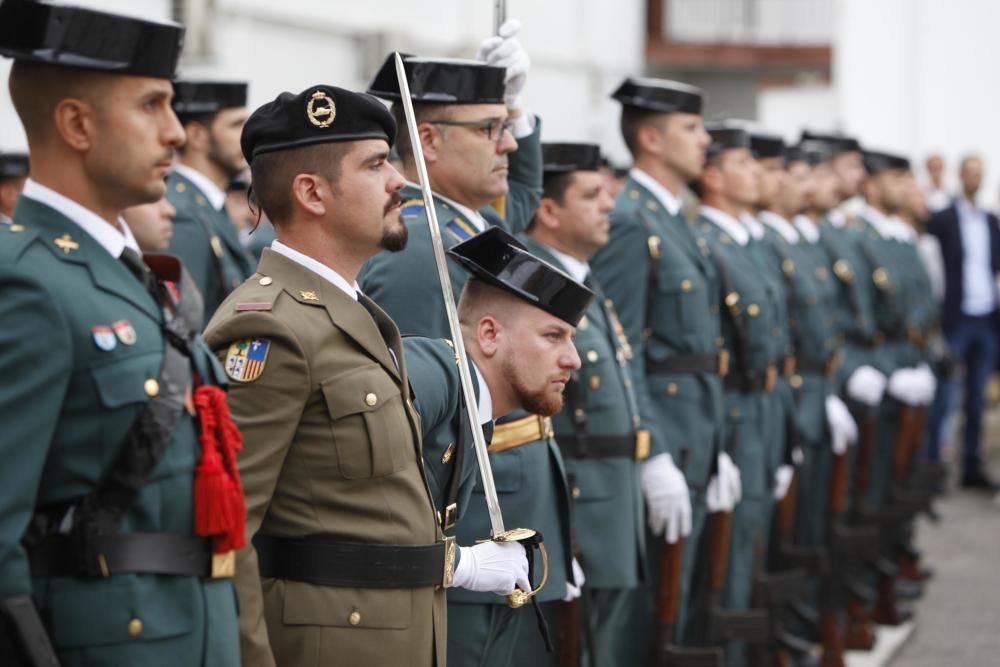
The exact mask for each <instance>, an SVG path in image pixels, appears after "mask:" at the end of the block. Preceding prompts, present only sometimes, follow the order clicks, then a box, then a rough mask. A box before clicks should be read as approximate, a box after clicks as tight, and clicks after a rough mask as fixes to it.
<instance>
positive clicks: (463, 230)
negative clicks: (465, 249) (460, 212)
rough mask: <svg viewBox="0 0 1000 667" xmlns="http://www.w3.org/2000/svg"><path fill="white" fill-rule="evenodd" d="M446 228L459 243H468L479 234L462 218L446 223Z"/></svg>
mask: <svg viewBox="0 0 1000 667" xmlns="http://www.w3.org/2000/svg"><path fill="white" fill-rule="evenodd" d="M444 228H445V229H446V230H448V233H449V234H451V235H452V236H453V237H455V239H456V240H458V241H459V242H461V241H467V240H469V239H471V238H472V237H473V236H475V235H476V234H478V233H479V232H477V231H476V228H475V227H473V226H472V225H470V224H469V223H468V222H466V221H465V220H463V219H462V218H452V219H451V220H449V221H448V222H446V223H445V225H444Z"/></svg>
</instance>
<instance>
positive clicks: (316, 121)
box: [306, 90, 337, 128]
mask: <svg viewBox="0 0 1000 667" xmlns="http://www.w3.org/2000/svg"><path fill="white" fill-rule="evenodd" d="M306 116H307V117H308V118H309V122H310V123H312V124H313V125H315V126H316V127H319V128H326V127H330V126H331V125H333V119H334V118H336V117H337V105H336V104H334V103H333V98H331V97H330V96H329V95H327V94H326V93H324V92H323V91H322V90H317V91H316V92H314V93H313V94H312V97H310V98H309V103H308V104H306Z"/></svg>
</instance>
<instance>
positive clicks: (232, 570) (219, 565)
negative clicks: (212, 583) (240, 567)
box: [209, 549, 236, 579]
mask: <svg viewBox="0 0 1000 667" xmlns="http://www.w3.org/2000/svg"><path fill="white" fill-rule="evenodd" d="M235 574H236V551H235V550H233V549H230V550H229V551H227V552H225V553H221V554H217V553H213V554H212V572H211V574H210V575H209V578H210V579H229V578H231V577H233V576H234V575H235Z"/></svg>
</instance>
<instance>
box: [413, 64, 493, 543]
mask: <svg viewBox="0 0 1000 667" xmlns="http://www.w3.org/2000/svg"><path fill="white" fill-rule="evenodd" d="M396 77H397V79H398V80H399V92H400V96H401V97H402V102H403V110H404V111H405V112H406V127H407V128H408V129H409V131H410V144H411V146H412V148H413V160H414V162H415V163H416V165H417V174H418V176H419V177H420V192H421V194H422V195H423V199H424V210H425V211H427V225H428V227H430V234H431V244H432V245H433V247H434V264H435V266H436V267H437V274H438V281H439V282H440V283H441V292H442V294H443V295H444V307H445V311H446V312H447V315H448V330H449V331H450V332H451V339H452V343H453V344H454V346H455V355H456V356H457V357H458V375H459V377H460V378H461V380H462V393H463V394H464V395H465V408H466V410H467V412H468V417H469V424H471V425H472V442H473V445H474V447H475V450H476V459H477V460H478V461H479V475H480V477H482V481H483V491H484V495H485V496H486V508H487V510H488V511H489V514H490V528H491V530H492V531H493V532H492V534H493V536H496V535H500V534H501V533H504V532H506V531H505V529H504V525H503V515H502V514H501V513H500V498H499V497H498V496H497V487H496V484H495V483H494V482H493V468H492V467H491V466H490V456H489V454H488V453H487V451H486V439H485V438H484V437H483V430H482V429H481V428H480V427H479V411H478V409H477V407H476V406H477V401H476V392H475V391H474V390H473V388H472V375H471V371H470V368H469V360H468V358H467V357H466V356H465V341H464V340H463V339H462V329H461V327H460V325H459V323H458V309H457V307H456V306H455V295H454V293H453V292H452V289H451V278H449V277H448V264H447V261H446V260H445V254H444V244H443V243H442V241H441V228H440V227H439V226H438V219H437V212H436V211H435V210H434V196H433V194H432V193H431V182H430V179H429V178H428V177H427V164H426V163H425V162H424V151H423V147H422V146H421V145H420V135H419V134H418V133H417V118H416V115H415V114H414V112H413V100H411V99H410V85H409V82H408V81H407V80H406V70H405V68H404V67H403V59H402V57H401V56H400V55H399V53H396Z"/></svg>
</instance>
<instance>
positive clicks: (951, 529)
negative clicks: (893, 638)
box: [891, 408, 1000, 667]
mask: <svg viewBox="0 0 1000 667" xmlns="http://www.w3.org/2000/svg"><path fill="white" fill-rule="evenodd" d="M987 428H988V435H987V442H988V443H989V445H990V447H989V459H990V463H991V466H990V469H991V471H992V473H993V478H994V479H1000V409H998V408H994V409H993V410H991V413H990V415H989V419H988V426H987ZM938 510H939V512H940V514H941V517H942V519H943V520H942V521H941V523H939V524H936V525H934V524H930V523H928V522H926V521H924V522H922V523H921V525H920V527H919V534H918V544H919V546H920V548H921V549H922V550H923V551H924V553H925V554H926V557H927V561H928V563H930V564H931V565H932V566H933V567H934V569H935V572H936V574H937V576H935V578H934V579H933V580H932V581H931V583H930V585H929V587H928V590H927V594H926V596H925V597H924V599H923V600H922V601H921V602H920V605H919V607H918V608H917V614H918V617H917V624H916V631H915V632H914V633H913V634H912V636H911V638H910V640H909V641H908V642H907V643H906V644H905V646H904V647H903V649H902V650H901V651H899V653H898V654H897V657H896V658H895V660H893V661H892V663H891V665H892V666H893V667H940V666H942V665H945V666H947V667H997V666H998V665H1000V501H998V500H997V499H993V498H990V497H989V496H986V495H983V494H971V493H968V492H962V491H953V492H951V493H950V494H949V495H947V496H946V497H944V498H943V499H942V500H941V501H939V502H938Z"/></svg>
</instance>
